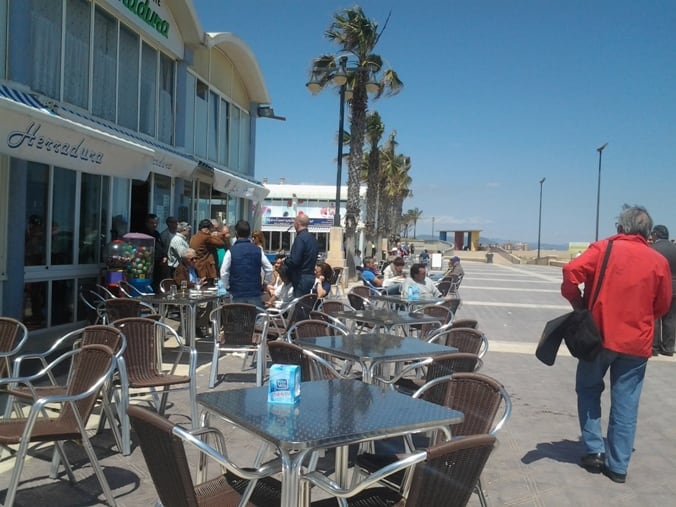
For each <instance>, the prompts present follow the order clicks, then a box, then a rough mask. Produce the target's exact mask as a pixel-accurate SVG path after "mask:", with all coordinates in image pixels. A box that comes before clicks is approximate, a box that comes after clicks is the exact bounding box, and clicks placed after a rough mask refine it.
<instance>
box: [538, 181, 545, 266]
mask: <svg viewBox="0 0 676 507" xmlns="http://www.w3.org/2000/svg"><path fill="white" fill-rule="evenodd" d="M544 182H545V178H542V179H541V180H540V213H539V214H538V259H539V258H540V233H541V232H542V184H543V183H544Z"/></svg>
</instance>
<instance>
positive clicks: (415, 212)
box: [406, 208, 423, 239]
mask: <svg viewBox="0 0 676 507" xmlns="http://www.w3.org/2000/svg"><path fill="white" fill-rule="evenodd" d="M422 214H423V212H422V210H421V209H418V208H413V209H410V210H408V211H407V212H406V215H407V216H408V219H409V220H410V221H411V222H413V239H417V226H418V220H420V217H422Z"/></svg>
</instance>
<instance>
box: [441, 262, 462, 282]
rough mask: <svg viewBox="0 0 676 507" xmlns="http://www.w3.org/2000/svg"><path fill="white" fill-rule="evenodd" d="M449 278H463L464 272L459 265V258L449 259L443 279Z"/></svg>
mask: <svg viewBox="0 0 676 507" xmlns="http://www.w3.org/2000/svg"><path fill="white" fill-rule="evenodd" d="M450 276H459V277H462V276H465V270H464V269H463V268H462V266H461V265H460V257H451V258H450V259H449V261H448V269H447V270H446V272H445V273H444V278H446V277H450Z"/></svg>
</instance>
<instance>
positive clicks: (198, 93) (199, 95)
mask: <svg viewBox="0 0 676 507" xmlns="http://www.w3.org/2000/svg"><path fill="white" fill-rule="evenodd" d="M208 105H209V87H208V86H207V84H206V83H204V82H202V81H199V80H198V81H197V86H196V88H195V153H196V154H197V155H198V156H200V157H206V156H207V140H208V138H207V127H208V125H209V123H208V122H209V118H208Z"/></svg>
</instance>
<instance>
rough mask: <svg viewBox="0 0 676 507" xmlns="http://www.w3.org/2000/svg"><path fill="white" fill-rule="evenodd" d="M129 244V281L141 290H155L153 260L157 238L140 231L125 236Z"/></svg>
mask: <svg viewBox="0 0 676 507" xmlns="http://www.w3.org/2000/svg"><path fill="white" fill-rule="evenodd" d="M123 238H124V239H125V241H126V242H127V244H128V245H129V253H130V256H131V261H130V262H129V264H128V266H127V281H128V282H129V283H130V284H131V285H133V286H134V287H135V288H136V289H138V290H139V291H141V292H153V287H152V282H153V260H154V254H155V238H153V237H152V236H148V235H147V234H141V233H140V232H130V233H127V234H125V235H124V236H123Z"/></svg>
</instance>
